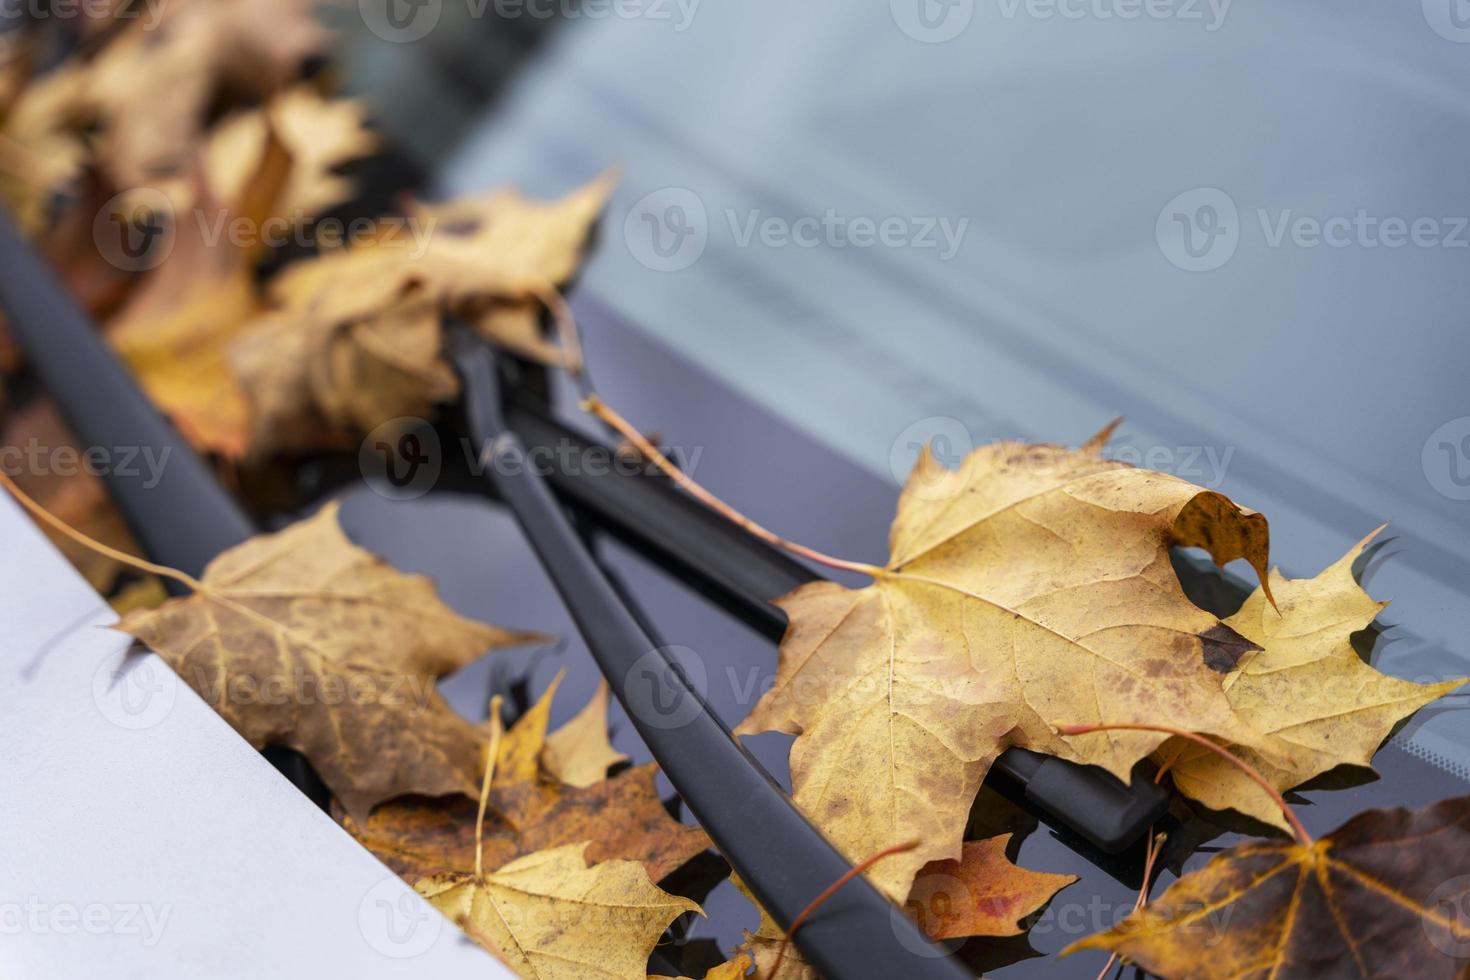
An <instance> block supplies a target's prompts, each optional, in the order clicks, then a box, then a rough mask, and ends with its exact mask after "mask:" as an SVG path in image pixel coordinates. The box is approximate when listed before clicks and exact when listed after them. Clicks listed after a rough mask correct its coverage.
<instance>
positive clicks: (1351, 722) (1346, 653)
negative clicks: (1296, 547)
mask: <svg viewBox="0 0 1470 980" xmlns="http://www.w3.org/2000/svg"><path fill="white" fill-rule="evenodd" d="M1380 530H1381V529H1380ZM1377 534H1378V531H1374V532H1373V534H1370V535H1368V537H1366V538H1364V539H1363V540H1362V541H1360V542H1358V543H1357V544H1356V545H1354V546H1353V548H1352V549H1351V550H1350V551H1349V552H1348V553H1347V554H1346V555H1343V557H1342V558H1340V559H1339V560H1338V561H1337V562H1336V563H1334V564H1333V565H1332V566H1330V567H1329V568H1327V569H1326V570H1324V571H1323V572H1322V573H1321V574H1320V575H1318V576H1317V577H1316V578H1310V579H1288V578H1286V577H1285V576H1283V575H1282V574H1281V573H1280V571H1275V570H1273V571H1272V573H1271V579H1270V581H1271V592H1272V595H1274V596H1275V597H1276V603H1277V606H1278V607H1279V612H1278V610H1277V609H1273V608H1271V607H1270V605H1269V604H1268V603H1267V602H1266V600H1265V597H1264V595H1263V594H1262V592H1261V590H1260V589H1257V590H1256V591H1255V592H1254V593H1252V594H1251V596H1250V597H1249V598H1247V599H1246V601H1245V604H1244V605H1243V606H1241V608H1240V611H1239V612H1237V613H1236V614H1235V615H1234V616H1231V617H1230V618H1229V619H1227V620H1226V621H1225V622H1226V624H1227V625H1229V626H1230V627H1231V628H1233V629H1234V630H1236V631H1237V632H1238V633H1240V634H1241V635H1242V636H1244V637H1245V638H1246V639H1248V640H1250V641H1251V642H1253V643H1256V644H1259V645H1260V647H1261V649H1260V650H1258V651H1254V652H1252V653H1250V654H1247V655H1246V656H1245V657H1244V658H1242V660H1241V665H1240V668H1239V669H1238V670H1236V671H1234V672H1233V673H1231V674H1230V675H1229V676H1228V677H1226V678H1225V692H1226V695H1227V696H1228V697H1229V698H1230V702H1231V704H1233V705H1234V706H1235V710H1236V711H1237V712H1238V713H1239V714H1240V716H1241V717H1242V718H1244V719H1245V720H1246V721H1247V722H1248V723H1249V724H1250V725H1251V726H1252V727H1253V728H1254V729H1256V730H1257V731H1259V732H1261V733H1263V734H1265V735H1266V736H1267V738H1268V745H1269V747H1270V749H1271V752H1270V753H1269V754H1267V753H1262V752H1255V751H1252V750H1251V749H1249V748H1245V747H1232V751H1233V752H1235V754H1236V755H1239V756H1241V757H1242V758H1243V759H1245V760H1246V761H1247V762H1249V763H1250V764H1251V765H1253V766H1255V767H1256V769H1257V770H1259V771H1260V772H1261V774H1262V775H1264V776H1265V777H1266V779H1267V780H1268V781H1269V782H1270V783H1271V784H1272V785H1273V786H1275V787H1276V788H1277V789H1280V790H1285V789H1290V788H1291V787H1293V786H1297V785H1300V784H1301V783H1304V782H1306V781H1307V780H1308V779H1311V778H1312V777H1313V776H1316V775H1319V774H1321V773H1324V772H1327V771H1328V770H1330V769H1333V768H1335V767H1337V766H1339V765H1357V766H1368V765H1371V764H1372V759H1373V753H1374V752H1376V751H1377V750H1378V746H1379V745H1380V744H1381V743H1382V742H1383V740H1384V739H1385V738H1387V737H1388V733H1389V732H1390V731H1391V730H1392V729H1393V726H1394V725H1395V724H1397V723H1398V722H1399V720H1400V719H1402V718H1404V717H1405V716H1407V715H1409V714H1411V713H1413V712H1414V711H1417V710H1418V709H1419V708H1421V707H1423V706H1424V705H1426V704H1428V703H1429V702H1430V701H1434V700H1436V699H1437V698H1440V697H1443V696H1444V695H1446V694H1448V693H1449V692H1451V691H1453V690H1454V689H1455V688H1457V687H1459V686H1460V685H1461V684H1463V683H1464V680H1465V679H1464V678H1460V679H1458V680H1447V681H1442V682H1440V683H1437V684H1415V683H1412V682H1410V681H1405V680H1400V679H1399V678H1397V677H1390V676H1388V675H1386V674H1382V673H1379V672H1378V671H1377V670H1375V669H1373V668H1372V667H1370V666H1369V665H1368V664H1366V663H1364V662H1363V660H1362V658H1360V657H1359V656H1358V654H1357V651H1355V650H1354V649H1353V647H1352V644H1351V643H1350V642H1349V638H1350V637H1351V636H1352V634H1354V633H1356V632H1357V631H1359V630H1361V629H1364V628H1366V627H1367V626H1368V624H1369V623H1371V622H1373V620H1374V618H1375V617H1376V616H1377V615H1378V613H1379V611H1380V610H1381V609H1383V607H1384V606H1386V605H1387V603H1384V602H1378V601H1375V600H1374V599H1373V598H1372V597H1371V596H1369V595H1368V593H1367V592H1365V591H1364V590H1363V587H1362V586H1361V585H1359V584H1358V581H1357V579H1356V578H1354V576H1353V563H1354V562H1356V561H1357V560H1358V557H1359V556H1360V555H1361V554H1362V553H1363V549H1364V548H1365V547H1367V545H1368V543H1369V542H1370V541H1372V540H1373V538H1374V537H1375V536H1376V535H1377ZM1158 758H1159V759H1160V761H1161V762H1163V763H1166V764H1167V763H1169V762H1171V761H1172V766H1171V768H1170V770H1169V771H1170V773H1171V775H1172V776H1173V779H1174V785H1175V787H1177V788H1178V789H1179V790H1180V791H1181V792H1183V793H1185V794H1187V795H1188V796H1191V797H1193V798H1194V799H1196V800H1199V801H1200V802H1201V803H1203V804H1204V805H1205V806H1208V807H1211V808H1213V809H1216V810H1225V809H1234V810H1238V811H1240V812H1241V813H1244V814H1247V815H1248V816H1251V817H1254V818H1255V819H1257V820H1260V821H1263V822H1265V823H1269V824H1273V825H1275V826H1277V827H1280V828H1281V829H1283V830H1285V829H1287V825H1286V822H1285V821H1284V819H1283V818H1282V815H1281V809H1280V807H1278V806H1277V805H1276V803H1275V802H1274V801H1273V800H1272V799H1271V798H1270V797H1269V796H1267V795H1266V794H1264V793H1263V792H1261V790H1260V788H1259V787H1258V786H1257V785H1256V784H1255V783H1254V782H1252V781H1251V780H1250V778H1249V777H1247V776H1246V775H1245V774H1244V773H1243V772H1241V771H1240V769H1239V768H1238V767H1236V766H1233V765H1231V764H1230V763H1229V762H1227V761H1226V760H1224V759H1222V758H1221V757H1220V756H1219V755H1217V754H1215V753H1213V752H1210V751H1208V750H1207V749H1204V748H1201V747H1199V746H1195V745H1190V744H1188V743H1178V742H1175V741H1171V742H1170V743H1168V744H1166V745H1164V746H1163V747H1162V748H1161V749H1160V750H1159V752H1158Z"/></svg>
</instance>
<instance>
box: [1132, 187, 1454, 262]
mask: <svg viewBox="0 0 1470 980" xmlns="http://www.w3.org/2000/svg"><path fill="white" fill-rule="evenodd" d="M1255 217H1256V224H1258V225H1259V227H1260V241H1261V243H1262V244H1263V245H1264V246H1265V247H1266V248H1271V249H1280V248H1299V249H1317V248H1331V249H1344V248H1361V249H1385V250H1388V251H1395V250H1397V249H1401V248H1417V249H1431V248H1453V249H1460V248H1470V216H1464V215H1414V216H1405V215H1384V214H1377V213H1374V212H1373V211H1371V210H1369V209H1368V208H1356V209H1354V210H1353V211H1352V212H1351V213H1340V214H1329V215H1314V214H1302V213H1299V212H1298V211H1296V210H1295V209H1294V208H1280V209H1277V210H1274V211H1273V210H1271V209H1269V208H1257V209H1256V212H1255ZM1247 227H1249V224H1248V223H1247V224H1244V225H1243V224H1242V221H1241V219H1240V213H1239V210H1238V209H1237V207H1236V205H1235V201H1234V199H1233V198H1231V196H1230V195H1229V194H1227V193H1226V192H1225V191H1223V190H1221V189H1219V188H1218V187H1197V188H1195V189H1193V190H1189V191H1185V192H1184V193H1183V194H1180V195H1178V196H1176V197H1175V198H1173V199H1172V200H1171V201H1169V203H1168V204H1166V205H1164V208H1163V210H1161V211H1160V212H1159V216H1158V219H1157V220H1156V221H1155V223H1154V237H1155V239H1156V240H1157V242H1158V245H1159V251H1161V252H1162V253H1163V254H1164V258H1166V259H1168V260H1169V262H1170V263H1172V264H1173V265H1175V266H1177V267H1178V268H1180V269H1184V270H1185V271H1187V272H1210V271H1213V270H1215V269H1218V268H1220V267H1221V266H1223V265H1224V264H1225V263H1226V262H1229V261H1230V259H1231V257H1233V256H1234V255H1235V252H1236V249H1237V248H1238V247H1239V246H1240V243H1241V240H1242V236H1243V232H1244V231H1245V230H1246V228H1247Z"/></svg>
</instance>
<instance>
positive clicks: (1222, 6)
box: [998, 0, 1232, 34]
mask: <svg viewBox="0 0 1470 980" xmlns="http://www.w3.org/2000/svg"><path fill="white" fill-rule="evenodd" d="M998 2H999V4H1000V13H1001V16H1002V17H1004V18H1005V19H1006V20H1015V18H1016V16H1017V15H1018V14H1020V13H1023V12H1024V13H1025V14H1026V16H1027V17H1029V18H1031V19H1032V20H1101V21H1107V20H1177V21H1182V22H1186V23H1187V22H1190V21H1198V22H1199V23H1200V24H1202V25H1204V29H1205V33H1207V34H1213V33H1214V32H1215V31H1218V30H1219V29H1220V28H1221V27H1223V26H1225V17H1226V16H1227V15H1228V14H1229V13H1230V4H1231V2H1232V0H998Z"/></svg>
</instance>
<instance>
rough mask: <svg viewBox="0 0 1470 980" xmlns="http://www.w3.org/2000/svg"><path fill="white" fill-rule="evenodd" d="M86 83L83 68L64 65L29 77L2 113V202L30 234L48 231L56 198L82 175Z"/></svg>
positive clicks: (0, 148)
mask: <svg viewBox="0 0 1470 980" xmlns="http://www.w3.org/2000/svg"><path fill="white" fill-rule="evenodd" d="M85 85H86V79H85V76H84V74H83V72H82V71H81V70H80V69H79V68H77V67H74V66H70V65H63V66H61V67H59V68H56V69H55V70H53V71H51V72H48V73H47V74H45V75H42V76H40V77H39V78H34V79H30V80H29V81H28V82H27V83H26V84H25V85H24V86H23V87H21V88H20V89H19V91H18V92H17V93H16V94H15V96H14V98H13V99H11V101H10V102H9V104H8V106H6V107H5V108H4V109H3V110H0V202H3V203H4V204H5V206H6V208H7V209H8V210H9V211H10V214H11V215H12V217H13V218H14V220H15V223H16V225H17V226H18V227H19V228H20V230H21V231H22V232H24V233H25V234H27V235H36V234H39V233H40V232H41V231H42V230H43V229H44V228H45V226H46V218H47V213H48V210H49V208H50V205H51V202H52V200H53V198H54V197H55V196H56V194H58V193H59V192H60V191H62V190H64V189H65V188H66V186H67V185H68V184H70V183H71V182H72V181H73V180H74V179H75V178H76V177H77V176H78V175H79V174H80V173H81V171H82V166H83V163H84V162H85V160H86V156H87V150H86V146H85V144H84V143H83V142H82V139H81V138H80V136H79V135H78V130H79V129H80V125H81V120H82V118H83V117H84V115H85V111H84V109H83V108H82V95H83V92H84V89H85Z"/></svg>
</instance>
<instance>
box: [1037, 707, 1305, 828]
mask: <svg viewBox="0 0 1470 980" xmlns="http://www.w3.org/2000/svg"><path fill="white" fill-rule="evenodd" d="M1055 727H1056V730H1057V731H1058V732H1060V733H1061V734H1063V735H1090V734H1092V733H1093V732H1119V731H1133V732H1164V733H1165V734H1168V735H1176V736H1178V737H1179V738H1183V739H1188V740H1189V741H1191V742H1194V743H1195V744H1197V745H1203V746H1204V747H1205V748H1207V749H1209V750H1210V751H1211V752H1213V753H1215V754H1216V755H1218V756H1220V757H1221V758H1223V759H1224V760H1225V761H1226V762H1229V763H1230V764H1231V765H1233V766H1235V768H1237V769H1239V770H1240V771H1241V772H1243V773H1245V774H1246V775H1247V776H1249V777H1250V779H1251V781H1252V782H1254V783H1255V784H1256V785H1257V786H1259V787H1261V789H1262V790H1264V791H1265V792H1266V794H1267V795H1268V796H1270V797H1271V799H1272V800H1273V801H1274V802H1275V804H1276V805H1277V806H1278V807H1280V808H1281V812H1282V814H1283V815H1284V816H1285V817H1286V822H1287V823H1289V824H1290V825H1291V830H1292V833H1294V834H1295V835H1296V838H1297V840H1299V841H1300V842H1301V844H1302V846H1303V847H1311V846H1312V835H1311V834H1309V833H1307V828H1306V827H1304V826H1302V822H1301V820H1299V819H1297V815H1296V811H1294V810H1293V809H1292V808H1291V807H1290V805H1288V804H1287V802H1286V797H1284V796H1282V795H1281V791H1280V790H1278V789H1277V788H1276V787H1275V786H1272V785H1271V784H1270V783H1269V782H1267V780H1266V777H1265V776H1262V775H1261V774H1260V772H1259V771H1258V770H1257V769H1256V767H1255V766H1252V765H1251V764H1250V763H1249V762H1246V761H1245V760H1244V759H1242V758H1241V757H1240V756H1238V755H1236V754H1235V753H1234V752H1231V751H1230V750H1229V749H1227V748H1225V747H1224V746H1220V745H1216V744H1215V743H1214V742H1211V741H1210V740H1209V739H1207V738H1205V737H1204V736H1203V735H1198V734H1196V733H1194V732H1186V731H1185V730H1184V729H1182V728H1175V727H1174V726H1172V725H1149V724H1145V723H1143V722H1127V723H1122V722H1119V723H1117V724H1110V725H1057V726H1055Z"/></svg>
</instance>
